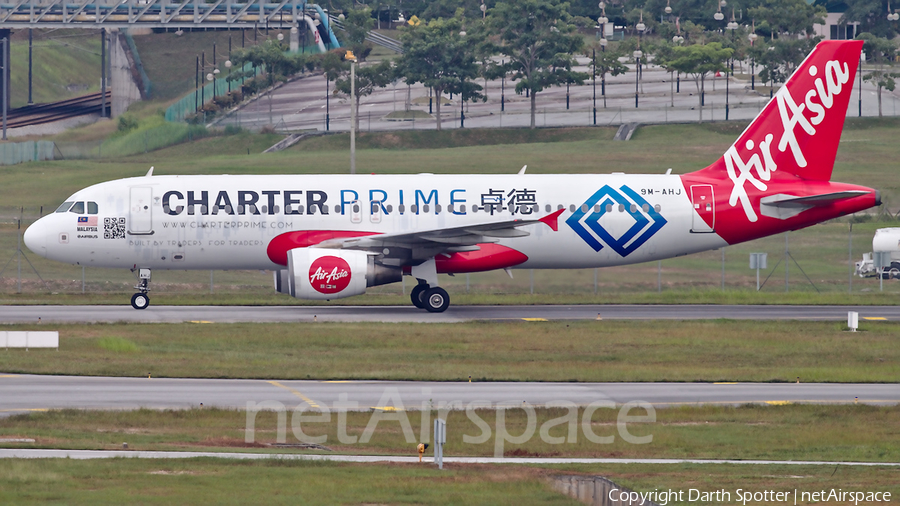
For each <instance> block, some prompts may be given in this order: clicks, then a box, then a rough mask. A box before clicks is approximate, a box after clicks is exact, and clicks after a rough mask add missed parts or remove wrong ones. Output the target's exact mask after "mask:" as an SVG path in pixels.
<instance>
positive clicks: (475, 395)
mask: <svg viewBox="0 0 900 506" xmlns="http://www.w3.org/2000/svg"><path fill="white" fill-rule="evenodd" d="M610 401H611V402H614V403H616V404H617V405H622V404H625V403H628V402H632V401H643V402H647V403H650V404H653V405H656V406H664V405H681V404H729V405H738V404H745V403H773V404H779V403H785V402H795V403H824V404H830V403H853V402H861V403H867V404H897V403H900V388H898V385H895V384H821V383H808V384H803V383H800V384H797V383H781V384H778V383H525V382H522V383H501V382H484V383H480V382H473V383H467V382H466V383H453V382H412V381H410V382H395V381H289V380H280V381H266V380H219V379H180V378H108V377H81V376H38V375H12V374H6V375H0V414H10V413H16V412H26V411H39V410H45V409H53V408H85V409H137V408H141V407H145V408H152V409H167V408H171V409H185V408H191V407H197V406H200V404H201V403H202V404H203V405H204V406H214V407H221V408H232V409H246V408H247V407H248V403H251V406H260V408H262V409H280V408H282V407H283V408H284V409H287V410H293V409H294V408H296V407H298V406H299V405H301V404H302V403H304V402H305V403H307V404H309V405H310V406H312V407H316V408H321V407H325V406H327V407H328V408H329V409H332V410H336V409H346V410H368V409H371V408H384V407H394V408H398V409H421V408H422V407H423V405H424V406H426V407H427V406H428V403H429V402H430V403H431V405H432V406H433V407H435V408H441V407H442V405H451V406H452V407H455V408H456V409H463V408H465V407H466V406H468V405H469V404H470V403H473V402H476V403H483V404H484V406H483V407H487V404H486V403H490V405H492V406H496V405H498V404H500V405H508V406H521V405H522V403H523V402H527V403H529V404H532V405H536V406H540V405H544V404H546V403H548V402H571V403H575V404H578V405H587V404H590V403H593V402H610ZM336 403H337V404H336Z"/></svg>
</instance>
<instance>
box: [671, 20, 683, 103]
mask: <svg viewBox="0 0 900 506" xmlns="http://www.w3.org/2000/svg"><path fill="white" fill-rule="evenodd" d="M672 42H673V43H675V44H677V45H679V46H680V45H682V44H684V37H682V36H681V27H680V26H679V27H678V33H676V34H675V35H674V36H673V37H672ZM670 81H671V80H670ZM672 86H675V91H674V93H673V92H672V91H670V92H669V96H670V97H671V105H672V107H675V93H681V73H680V72H678V71H675V82H674V84H672V83H670V84H669V89H670V90H671V87H672Z"/></svg>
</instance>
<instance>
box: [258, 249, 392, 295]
mask: <svg viewBox="0 0 900 506" xmlns="http://www.w3.org/2000/svg"><path fill="white" fill-rule="evenodd" d="M287 257H288V268H287V269H282V270H279V271H275V290H276V291H278V292H280V293H285V294H288V295H291V296H292V297H297V298H298V299H316V300H323V299H340V298H343V297H352V296H353V295H362V294H364V293H366V288H367V287H369V286H378V285H383V284H387V283H394V282H397V281H400V278H401V276H402V272H401V271H400V269H399V268H395V267H385V266H383V265H376V264H375V259H374V257H372V256H369V255H368V254H367V253H366V252H364V251H355V250H332V249H317V248H294V249H292V250H290V251H288V253H287Z"/></svg>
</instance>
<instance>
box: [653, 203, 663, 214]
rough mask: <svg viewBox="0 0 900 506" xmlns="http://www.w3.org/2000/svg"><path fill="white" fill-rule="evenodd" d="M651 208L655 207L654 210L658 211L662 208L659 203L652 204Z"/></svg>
mask: <svg viewBox="0 0 900 506" xmlns="http://www.w3.org/2000/svg"><path fill="white" fill-rule="evenodd" d="M653 209H656V212H660V211H661V210H662V207H661V206H660V205H659V204H656V205H655V206H653Z"/></svg>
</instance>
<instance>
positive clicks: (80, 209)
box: [69, 202, 84, 214]
mask: <svg viewBox="0 0 900 506" xmlns="http://www.w3.org/2000/svg"><path fill="white" fill-rule="evenodd" d="M69 212H70V213H75V214H84V202H76V203H75V205H74V206H72V209H69Z"/></svg>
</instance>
